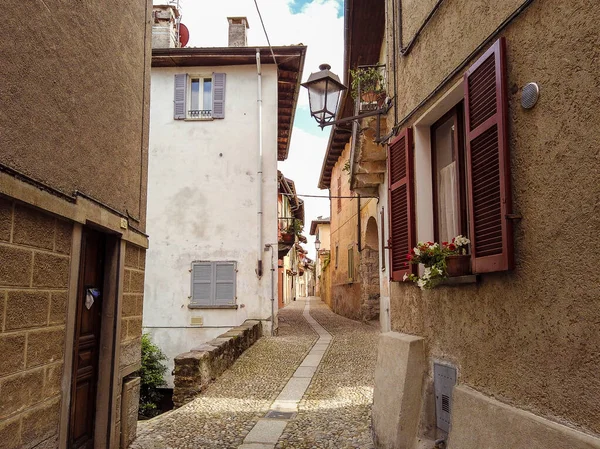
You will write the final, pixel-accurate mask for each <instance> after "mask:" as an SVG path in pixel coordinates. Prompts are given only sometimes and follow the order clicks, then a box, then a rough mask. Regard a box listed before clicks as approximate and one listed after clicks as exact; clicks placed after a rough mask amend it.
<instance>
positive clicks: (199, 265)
mask: <svg viewBox="0 0 600 449" xmlns="http://www.w3.org/2000/svg"><path fill="white" fill-rule="evenodd" d="M212 280H213V266H212V263H210V262H195V263H193V264H192V303H193V304H200V305H203V306H207V305H210V304H212V296H213V294H212V291H213V282H212Z"/></svg>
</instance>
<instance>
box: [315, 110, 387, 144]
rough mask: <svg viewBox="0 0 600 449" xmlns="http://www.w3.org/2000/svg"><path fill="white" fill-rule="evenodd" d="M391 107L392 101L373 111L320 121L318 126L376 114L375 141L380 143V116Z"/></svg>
mask: <svg viewBox="0 0 600 449" xmlns="http://www.w3.org/2000/svg"><path fill="white" fill-rule="evenodd" d="M391 107H392V103H391V102H389V103H388V104H386V105H385V106H384V107H383V108H380V109H377V110H375V111H369V112H365V113H363V114H358V115H352V116H350V117H344V118H341V119H338V120H333V121H331V122H327V123H320V124H319V126H320V127H321V129H323V128H325V127H326V126H331V125H340V124H342V123H348V122H353V121H355V120H361V119H363V118H367V117H375V116H376V117H377V129H376V137H375V143H381V142H382V141H383V140H384V139H382V138H381V135H380V134H381V116H382V115H386V114H387V113H388V111H389V110H390V108H391Z"/></svg>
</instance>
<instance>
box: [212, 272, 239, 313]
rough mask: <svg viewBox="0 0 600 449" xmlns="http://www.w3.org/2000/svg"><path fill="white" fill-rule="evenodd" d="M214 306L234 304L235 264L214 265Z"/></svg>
mask: <svg viewBox="0 0 600 449" xmlns="http://www.w3.org/2000/svg"><path fill="white" fill-rule="evenodd" d="M215 304H216V305H225V304H235V264H234V263H233V262H216V263H215Z"/></svg>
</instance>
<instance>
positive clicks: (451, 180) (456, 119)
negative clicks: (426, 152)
mask: <svg viewBox="0 0 600 449" xmlns="http://www.w3.org/2000/svg"><path fill="white" fill-rule="evenodd" d="M462 111H463V103H462V102H461V103H459V104H458V105H457V106H456V107H454V108H452V109H451V110H450V111H449V112H448V113H447V114H445V115H444V116H443V117H442V118H441V119H440V120H438V121H437V122H436V123H435V124H434V125H433V126H432V127H431V153H432V154H431V161H432V171H433V173H432V174H433V201H434V208H433V211H434V215H433V216H434V225H435V228H434V231H435V235H434V237H435V240H436V241H438V242H449V241H451V240H452V238H453V237H456V236H457V235H459V234H460V235H468V232H467V209H466V204H467V195H466V179H465V143H464V132H463V130H464V121H463V113H462Z"/></svg>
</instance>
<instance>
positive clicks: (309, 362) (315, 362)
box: [300, 354, 323, 367]
mask: <svg viewBox="0 0 600 449" xmlns="http://www.w3.org/2000/svg"><path fill="white" fill-rule="evenodd" d="M322 358H323V354H309V355H307V356H306V358H305V359H304V361H303V362H302V363H301V364H300V366H301V367H305V366H314V367H317V366H319V363H321V359H322Z"/></svg>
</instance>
